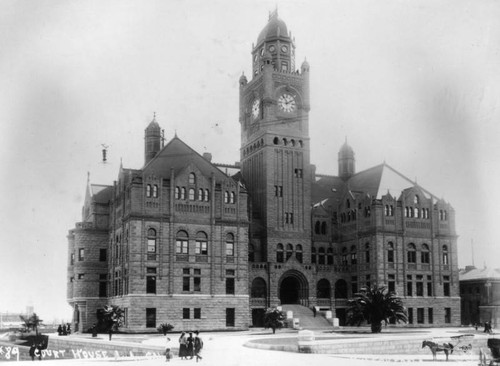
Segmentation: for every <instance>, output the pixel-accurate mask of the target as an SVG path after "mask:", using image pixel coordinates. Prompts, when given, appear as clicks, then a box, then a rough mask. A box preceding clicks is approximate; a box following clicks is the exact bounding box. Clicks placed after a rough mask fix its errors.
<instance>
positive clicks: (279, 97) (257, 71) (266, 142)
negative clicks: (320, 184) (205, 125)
mask: <svg viewBox="0 0 500 366" xmlns="http://www.w3.org/2000/svg"><path fill="white" fill-rule="evenodd" d="M309 109H310V104H309V64H308V63H307V61H304V63H303V64H302V66H301V69H300V70H296V69H295V42H294V39H293V38H292V36H291V33H289V32H288V30H287V26H286V24H285V22H283V20H281V19H280V18H278V14H277V11H275V12H274V13H272V14H270V16H269V21H268V23H267V25H266V26H265V27H264V29H263V30H262V31H261V32H260V34H259V37H258V39H257V43H256V44H254V45H253V47H252V77H251V80H250V81H248V80H247V78H246V76H244V75H243V76H241V78H240V125H241V162H242V164H241V172H242V175H243V178H244V180H245V184H246V186H247V189H248V191H249V193H250V197H251V216H252V217H251V227H250V250H251V251H252V252H253V258H254V261H255V262H268V263H273V262H279V263H281V262H282V263H283V265H280V266H279V267H280V268H281V269H285V270H286V267H287V266H286V264H287V263H288V262H293V263H294V264H295V269H294V270H296V271H297V270H298V271H300V272H302V271H307V267H310V266H307V265H306V264H308V263H309V264H310V257H311V255H310V253H311V179H312V178H311V177H312V172H311V165H310V148H309ZM268 267H269V271H271V272H272V271H273V270H272V269H271V267H273V268H274V267H276V266H268ZM282 275H283V274H280V273H274V275H273V274H271V276H270V277H271V280H270V281H271V283H269V288H270V298H271V302H272V303H273V304H268V305H276V303H279V302H281V303H284V301H285V302H286V301H291V302H294V303H304V304H306V302H307V301H308V299H307V298H308V295H307V294H306V293H305V292H304V291H302V293H301V295H300V296H298V298H294V299H291V298H289V297H290V296H292V297H294V295H290V294H289V293H287V290H286V289H285V290H283V289H282V288H281V287H280V285H279V283H280V282H281V281H282V279H283V278H282V277H280V276H282ZM301 276H302V277H303V278H304V281H306V280H305V277H306V276H307V274H305V273H303V274H302V275H301ZM280 278H281V279H280ZM272 282H275V284H273V283H272ZM306 282H307V281H306ZM292 292H294V293H295V292H297V291H295V290H293V291H292ZM298 292H299V293H300V292H301V291H298ZM273 299H274V300H273Z"/></svg>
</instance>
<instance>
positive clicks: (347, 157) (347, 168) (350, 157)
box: [338, 138, 356, 180]
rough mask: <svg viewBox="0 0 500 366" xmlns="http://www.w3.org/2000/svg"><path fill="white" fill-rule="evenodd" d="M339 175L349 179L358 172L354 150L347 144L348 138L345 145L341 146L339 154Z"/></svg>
mask: <svg viewBox="0 0 500 366" xmlns="http://www.w3.org/2000/svg"><path fill="white" fill-rule="evenodd" d="M338 164H339V177H340V178H342V179H344V180H347V179H349V178H350V177H351V176H352V175H354V173H356V160H355V159H354V150H353V149H352V147H350V146H349V145H348V144H347V138H346V139H345V142H344V145H342V147H341V148H340V151H339V155H338Z"/></svg>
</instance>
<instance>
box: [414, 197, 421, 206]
mask: <svg viewBox="0 0 500 366" xmlns="http://www.w3.org/2000/svg"><path fill="white" fill-rule="evenodd" d="M413 202H414V203H415V204H416V205H418V204H420V197H419V196H418V195H417V194H416V195H415V197H413Z"/></svg>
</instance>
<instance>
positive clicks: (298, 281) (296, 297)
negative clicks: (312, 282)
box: [279, 270, 309, 306]
mask: <svg viewBox="0 0 500 366" xmlns="http://www.w3.org/2000/svg"><path fill="white" fill-rule="evenodd" d="M279 297H280V301H281V304H282V305H283V304H300V305H304V306H309V286H308V283H307V279H306V278H305V276H304V275H303V274H302V273H300V272H299V271H296V270H291V271H287V272H285V273H284V274H283V276H281V279H280V281H279Z"/></svg>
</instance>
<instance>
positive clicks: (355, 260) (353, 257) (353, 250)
mask: <svg viewBox="0 0 500 366" xmlns="http://www.w3.org/2000/svg"><path fill="white" fill-rule="evenodd" d="M357 263H358V253H356V246H355V245H353V246H351V264H357Z"/></svg>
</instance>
